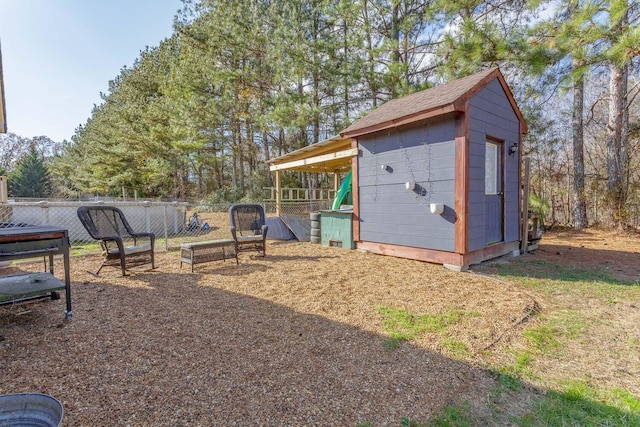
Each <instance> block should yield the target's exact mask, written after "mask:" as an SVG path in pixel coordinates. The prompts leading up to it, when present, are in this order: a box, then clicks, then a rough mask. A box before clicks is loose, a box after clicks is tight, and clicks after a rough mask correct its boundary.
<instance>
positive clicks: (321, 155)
mask: <svg viewBox="0 0 640 427" xmlns="http://www.w3.org/2000/svg"><path fill="white" fill-rule="evenodd" d="M357 155H358V149H357V148H354V147H353V146H352V140H351V138H342V137H340V136H334V137H333V138H329V139H325V140H324V141H320V142H318V143H316V144H312V145H308V146H306V147H302V148H300V149H298V150H295V151H292V152H290V153H287V154H284V155H282V156H280V157H276V158H275V159H271V160H269V170H270V171H272V172H275V173H276V213H277V214H278V215H280V213H281V208H282V206H281V204H282V199H281V197H280V193H281V190H282V188H281V180H280V172H281V171H283V170H292V171H298V172H316V173H317V172H327V173H334V174H336V176H337V175H338V174H339V173H343V172H348V171H349V170H350V169H351V164H352V159H353V157H354V156H357Z"/></svg>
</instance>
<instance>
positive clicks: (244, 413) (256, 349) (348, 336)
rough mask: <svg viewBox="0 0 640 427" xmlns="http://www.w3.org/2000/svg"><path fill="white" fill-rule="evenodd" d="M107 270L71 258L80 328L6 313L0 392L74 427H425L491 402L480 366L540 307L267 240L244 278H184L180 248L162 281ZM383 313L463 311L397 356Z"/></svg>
mask: <svg viewBox="0 0 640 427" xmlns="http://www.w3.org/2000/svg"><path fill="white" fill-rule="evenodd" d="M99 263H100V258H99V257H98V256H84V257H74V258H73V259H72V263H71V264H72V281H73V283H72V302H73V319H72V320H70V321H63V311H64V297H63V298H62V299H61V300H59V301H47V300H42V301H39V302H32V303H23V304H16V305H9V306H3V307H0V363H1V366H2V369H1V371H0V379H1V381H0V394H5V393H18V392H41V393H48V394H51V395H53V396H54V397H56V398H57V399H59V400H60V401H61V402H62V403H63V406H64V410H65V417H64V425H65V426H86V425H105V426H106V425H109V426H121V425H122V426H127V425H129V426H150V425H154V426H163V425H166V426H180V425H189V426H196V425H202V426H216V425H220V426H228V425H252V426H258V425H259V426H302V425H305V426H307V425H309V426H311V425H317V426H356V425H359V424H364V423H369V422H370V423H371V425H372V426H391V425H396V426H397V425H400V420H401V419H402V418H404V417H410V418H413V419H415V420H424V419H426V418H427V417H429V416H431V415H432V414H434V413H435V412H437V411H439V410H440V409H442V408H443V407H444V406H446V405H450V404H454V403H461V402H463V401H468V402H471V403H482V402H484V400H485V399H486V396H487V395H488V394H489V393H490V391H491V389H492V388H494V387H495V385H496V379H495V378H494V376H493V375H492V374H491V373H490V372H489V371H488V370H487V369H486V368H484V366H487V365H486V364H485V363H484V362H483V359H484V360H485V361H487V360H491V359H492V358H493V357H494V356H495V355H496V354H499V353H500V349H501V348H502V346H506V345H509V346H513V345H517V342H516V341H517V340H518V339H521V338H518V337H519V334H518V331H519V330H520V328H522V327H523V324H524V323H525V322H526V321H527V320H528V318H529V316H530V314H531V313H532V312H533V311H536V310H538V309H540V306H541V302H540V301H539V298H538V297H537V296H535V295H531V294H529V293H527V292H526V291H525V290H524V289H523V288H521V287H519V286H517V285H514V284H509V283H505V282H502V281H498V280H495V279H492V278H489V277H485V276H482V275H478V274H473V273H457V272H453V271H449V270H446V269H444V268H443V267H441V266H437V265H431V264H427V263H422V262H417V261H411V260H405V259H397V258H392V257H384V256H379V255H375V254H370V253H365V252H362V251H358V250H351V251H350V250H346V249H339V248H323V247H321V246H319V245H313V244H311V243H299V242H278V241H269V242H268V246H267V256H266V257H265V258H262V257H259V256H256V255H255V254H253V253H243V254H241V255H240V265H236V264H235V262H233V261H226V262H222V261H217V262H211V263H207V264H200V265H197V266H196V269H195V270H196V271H195V272H194V273H190V272H189V266H185V267H184V268H183V269H182V270H181V269H180V268H179V253H178V252H177V251H169V252H165V251H158V253H157V265H158V268H157V269H156V270H154V271H151V272H144V271H140V270H138V271H135V272H133V273H132V274H131V275H130V276H127V277H120V276H119V270H118V269H115V268H109V267H105V269H103V272H102V277H100V278H97V277H95V276H92V275H91V274H88V273H87V270H94V271H95V269H96V268H97V265H99ZM41 268H42V263H41V262H39V263H34V264H21V265H19V266H18V267H17V268H16V267H10V268H7V269H5V270H3V273H4V274H14V273H17V272H19V271H20V270H22V271H38V270H39V269H41ZM57 268H58V270H57V271H58V272H60V271H62V268H61V266H58V267H57ZM379 307H394V308H401V309H406V310H408V311H410V312H412V313H416V314H438V313H440V314H441V313H444V312H446V311H447V310H456V311H457V312H459V313H462V314H461V316H460V318H459V320H458V322H457V323H456V324H454V325H453V326H451V327H450V328H449V329H447V330H446V331H445V332H439V333H425V334H423V335H421V336H420V337H419V338H417V339H415V340H412V341H410V342H403V343H401V345H400V346H399V347H398V348H396V349H392V350H390V349H388V348H385V345H384V344H385V340H387V339H388V332H387V331H386V330H385V328H384V326H383V320H384V319H383V317H382V315H381V314H379V311H378V308H379ZM451 343H462V344H463V345H462V346H460V345H458V346H452V345H451ZM460 348H463V349H464V351H462V352H460ZM456 349H457V350H456ZM483 406H485V405H483V404H479V405H478V407H483Z"/></svg>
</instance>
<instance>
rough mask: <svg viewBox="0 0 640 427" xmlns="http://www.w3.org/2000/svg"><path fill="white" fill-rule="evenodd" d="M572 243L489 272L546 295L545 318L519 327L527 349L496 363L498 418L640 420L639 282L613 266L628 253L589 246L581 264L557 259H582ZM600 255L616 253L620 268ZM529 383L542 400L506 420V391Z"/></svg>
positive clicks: (553, 422) (493, 400) (517, 421)
mask: <svg viewBox="0 0 640 427" xmlns="http://www.w3.org/2000/svg"><path fill="white" fill-rule="evenodd" d="M565 243H566V242H565ZM607 243H609V242H606V243H604V244H605V245H606V244H607ZM573 248H574V249H573V253H572V251H571V250H569V249H564V250H563V251H557V252H555V253H549V254H547V256H541V257H538V259H536V256H535V254H533V255H528V256H525V257H521V258H519V259H515V260H509V262H501V263H496V264H495V265H492V266H491V267H490V268H489V269H488V270H490V272H491V273H493V274H495V275H496V276H498V277H500V278H501V279H502V280H506V281H508V282H512V283H517V284H520V285H523V286H525V287H526V288H527V289H529V290H531V291H532V292H536V293H537V294H540V295H542V296H543V297H544V298H545V300H546V301H545V307H544V309H543V313H542V315H540V316H538V317H537V319H536V320H535V321H534V322H531V324H530V325H529V326H528V327H525V329H524V330H523V331H522V335H523V336H524V337H525V338H526V344H527V345H526V347H525V348H522V347H519V348H517V349H515V348H514V349H508V350H507V352H509V353H510V354H511V362H510V363H508V364H503V365H501V366H498V367H497V379H498V382H499V384H500V385H499V386H498V387H497V388H496V389H495V390H494V392H492V395H491V396H490V403H489V407H490V408H491V409H493V410H494V413H495V414H496V416H497V417H498V419H499V420H500V422H499V423H503V422H507V423H512V424H514V425H519V426H564V425H576V426H577V425H580V426H582V425H602V426H638V425H640V400H639V397H640V386H639V383H638V382H637V375H638V366H640V358H639V356H638V347H639V343H640V335H639V334H640V329H638V326H637V325H638V324H640V323H639V320H640V286H638V282H637V279H636V280H629V279H628V277H631V276H633V274H629V273H625V271H626V270H624V268H623V267H624V266H620V265H617V264H616V263H615V262H616V261H617V260H616V259H615V257H616V256H618V257H619V258H620V259H623V258H626V255H625V254H626V253H625V252H624V251H622V250H621V251H619V252H615V251H614V250H613V248H606V249H603V250H601V251H596V250H592V252H589V251H588V250H585V252H584V253H586V254H587V256H591V257H592V259H591V260H590V259H588V258H587V259H585V262H584V263H580V262H571V261H568V260H566V259H565V260H563V261H565V264H563V265H559V264H558V263H557V262H556V261H555V259H554V258H555V257H558V256H560V255H559V254H566V253H570V254H571V255H572V256H574V258H572V259H576V260H580V259H581V255H579V254H578V253H577V252H578V251H575V248H576V247H575V246H573ZM554 251H556V250H555V249H554ZM611 252H613V255H610V253H611ZM634 253H636V254H637V253H638V252H634ZM580 254H582V252H580ZM584 256H585V255H582V257H584ZM601 256H602V257H605V256H611V257H613V258H614V261H613V262H611V263H610V264H611V265H614V266H615V268H611V267H602V266H601V264H600V263H599V262H598V261H599V260H598V258H599V257H601ZM636 258H637V257H636ZM558 261H560V260H558ZM589 261H593V262H591V264H590V265H589ZM629 264H630V265H631V264H637V260H636V261H634V262H630V263H629ZM632 268H633V266H632ZM503 360H504V359H503ZM525 384H526V386H525ZM530 386H533V387H536V388H537V389H538V390H540V391H541V393H540V397H538V398H537V399H535V400H534V404H533V405H529V406H528V409H527V410H526V411H525V412H524V413H523V414H521V415H519V416H516V417H512V418H511V419H510V420H505V418H504V414H501V408H502V407H504V405H505V399H507V396H508V398H510V399H513V398H515V399H517V398H518V396H519V395H522V393H523V390H524V388H525V387H530ZM514 394H515V396H514Z"/></svg>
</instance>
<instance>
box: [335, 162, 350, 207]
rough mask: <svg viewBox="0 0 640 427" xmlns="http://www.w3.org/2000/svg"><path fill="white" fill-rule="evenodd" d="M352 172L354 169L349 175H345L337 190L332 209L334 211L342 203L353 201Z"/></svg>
mask: <svg viewBox="0 0 640 427" xmlns="http://www.w3.org/2000/svg"><path fill="white" fill-rule="evenodd" d="M351 172H352V171H349V173H348V174H347V176H345V177H344V179H343V180H342V183H340V187H339V188H338V191H337V192H336V197H335V199H333V206H331V209H332V210H334V211H337V210H339V209H340V206H342V205H350V204H352V203H353V202H352V201H351V200H352V198H351Z"/></svg>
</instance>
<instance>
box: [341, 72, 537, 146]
mask: <svg viewBox="0 0 640 427" xmlns="http://www.w3.org/2000/svg"><path fill="white" fill-rule="evenodd" d="M494 78H497V79H498V80H499V82H500V84H501V85H502V87H503V88H504V90H505V93H506V94H507V97H508V98H509V101H510V103H511V105H512V107H513V109H514V112H515V113H516V115H517V116H518V119H519V120H520V121H521V123H522V126H521V129H522V132H523V133H526V131H527V128H526V123H525V122H524V118H523V116H522V114H521V113H520V110H519V109H518V106H517V105H516V103H515V101H514V99H513V95H512V94H511V90H510V89H509V87H508V86H507V84H506V82H505V81H504V78H503V77H502V74H501V73H500V70H499V69H498V68H497V67H493V68H488V69H486V70H484V71H481V72H479V73H476V74H472V75H470V76H467V77H463V78H461V79H458V80H453V81H451V82H449V83H445V84H442V85H439V86H435V87H432V88H429V89H426V90H423V91H421V92H417V93H414V94H411V95H408V96H405V97H403V98H397V99H392V100H389V101H387V102H386V103H384V104H382V105H381V106H380V107H378V108H377V109H376V110H373V111H372V112H370V113H369V114H367V115H366V116H364V117H362V118H361V119H359V120H357V121H355V122H354V123H352V124H351V125H350V126H349V127H347V128H346V129H344V130H343V131H342V132H340V135H342V136H350V137H355V136H358V135H364V134H367V133H371V132H375V131H379V130H382V129H386V128H390V127H394V126H398V125H401V124H407V123H411V122H412V121H417V120H420V119H423V118H425V113H427V114H428V116H430V117H433V116H437V115H440V114H445V113H449V112H453V111H461V110H462V108H464V105H463V104H464V102H466V100H467V99H469V97H470V96H472V95H473V94H475V93H476V92H477V91H478V90H479V89H481V88H482V87H484V86H486V85H487V84H488V83H489V82H491V81H492V80H493V79H494ZM429 113H430V114H429Z"/></svg>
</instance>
